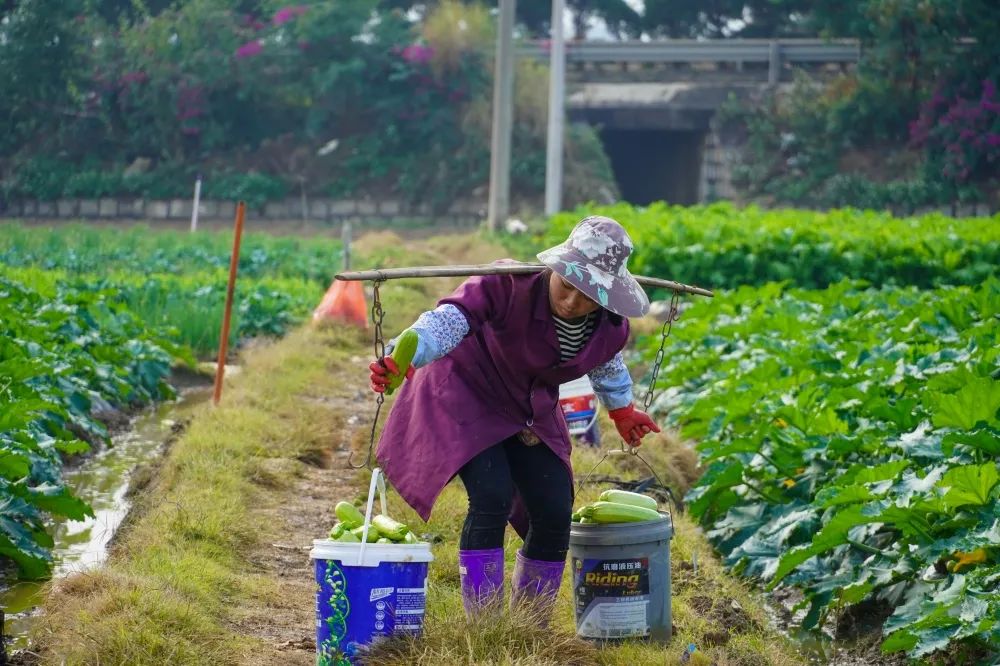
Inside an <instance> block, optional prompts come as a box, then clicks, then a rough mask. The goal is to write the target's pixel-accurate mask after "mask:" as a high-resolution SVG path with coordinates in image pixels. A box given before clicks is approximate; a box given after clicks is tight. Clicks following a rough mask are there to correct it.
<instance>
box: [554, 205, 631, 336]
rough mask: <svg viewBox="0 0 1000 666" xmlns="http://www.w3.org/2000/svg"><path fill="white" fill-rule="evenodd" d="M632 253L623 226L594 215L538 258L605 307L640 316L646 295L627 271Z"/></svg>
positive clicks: (627, 314) (629, 315)
mask: <svg viewBox="0 0 1000 666" xmlns="http://www.w3.org/2000/svg"><path fill="white" fill-rule="evenodd" d="M631 254H632V239H631V238H629V237H628V233H626V231H625V229H624V228H623V227H622V225H620V224H618V223H617V222H615V221H614V220H612V219H611V218H610V217H601V216H600V215H593V216H591V217H586V218H584V219H582V220H580V222H579V224H577V225H576V226H575V227H574V228H573V231H572V233H570V235H569V238H568V239H567V240H566V242H565V243H561V244H560V245H556V246H555V247H550V248H549V249H548V250H544V251H542V252H540V253H539V254H538V258H539V260H541V262H542V263H543V264H545V265H546V266H548V267H549V268H551V269H552V270H553V271H554V272H555V273H556V274H557V275H561V276H562V277H563V278H565V279H566V281H567V282H569V283H570V284H572V285H573V286H574V287H576V288H577V289H579V290H580V291H582V292H583V293H584V294H585V295H587V296H588V297H589V298H591V299H593V300H594V301H596V302H597V303H599V304H600V305H601V306H602V307H604V308H605V309H606V310H610V311H611V312H613V313H615V314H617V315H621V316H622V317H641V316H642V315H644V314H646V313H647V312H649V297H648V296H646V292H645V291H643V289H642V287H641V286H639V283H638V282H636V281H635V278H634V277H632V274H631V273H629V272H628V258H629V255H631Z"/></svg>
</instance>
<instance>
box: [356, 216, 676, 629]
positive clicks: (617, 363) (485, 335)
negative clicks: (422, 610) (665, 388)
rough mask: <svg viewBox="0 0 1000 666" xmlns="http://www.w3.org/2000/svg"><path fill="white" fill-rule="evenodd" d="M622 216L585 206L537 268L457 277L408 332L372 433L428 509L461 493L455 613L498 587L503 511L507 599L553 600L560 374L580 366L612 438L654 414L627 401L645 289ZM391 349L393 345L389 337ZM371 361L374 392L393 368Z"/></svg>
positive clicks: (414, 500)
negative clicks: (398, 379)
mask: <svg viewBox="0 0 1000 666" xmlns="http://www.w3.org/2000/svg"><path fill="white" fill-rule="evenodd" d="M631 252H632V241H631V240H630V239H629V237H628V234H627V233H626V232H625V230H624V229H623V228H622V226H621V225H620V224H618V223H617V222H615V221H614V220H612V219H609V218H607V217H588V218H586V219H584V220H582V221H581V222H580V223H579V224H577V226H576V228H574V229H573V232H572V233H571V234H570V237H569V239H568V240H567V241H566V242H565V243H563V244H561V245H557V246H555V247H553V248H550V249H548V250H545V251H544V252H542V253H541V254H539V255H538V258H539V259H540V260H541V261H542V263H544V264H545V265H546V266H548V270H545V271H542V272H540V273H535V274H528V275H509V274H508V275H488V276H482V277H473V278H470V279H468V280H466V281H465V282H464V283H463V284H462V285H461V286H460V287H459V288H458V289H457V290H456V291H455V292H454V293H453V294H452V295H451V296H449V297H447V298H444V299H442V300H441V301H439V303H438V307H437V308H436V309H434V310H431V311H429V312H425V313H423V314H422V315H420V317H419V318H418V319H417V321H416V322H415V323H414V324H413V326H411V328H412V329H413V330H415V331H416V332H417V335H418V338H419V342H418V344H417V352H416V356H415V357H414V360H413V367H415V368H424V369H421V370H418V371H417V372H415V373H412V374H411V373H407V374H408V377H409V381H407V382H405V383H404V385H403V387H402V389H401V390H400V393H399V396H398V398H397V400H396V404H395V406H394V407H393V409H392V413H391V414H390V415H389V418H388V421H387V422H386V425H385V428H384V430H383V431H382V436H381V438H380V440H379V443H378V448H377V453H376V455H377V457H378V460H379V461H380V464H381V465H382V468H383V469H384V470H385V473H386V475H387V476H388V478H389V480H390V481H391V482H392V483H393V485H394V486H395V488H396V489H397V490H398V491H399V493H400V495H402V497H403V499H405V500H406V501H407V502H408V503H409V504H410V506H412V507H413V508H414V509H415V510H416V511H417V513H419V514H420V516H421V517H422V518H423V519H424V520H427V519H428V518H429V517H430V513H431V507H432V506H433V504H434V501H435V500H436V499H437V496H438V494H439V493H440V492H441V490H442V489H443V488H444V486H445V485H446V484H447V483H448V482H449V481H450V480H451V479H452V478H453V477H454V476H455V475H456V474H457V475H458V476H459V477H460V478H461V479H462V482H463V483H464V485H465V489H466V491H467V493H468V496H469V512H468V515H467V516H466V518H465V524H464V526H463V528H462V538H461V543H460V550H459V553H458V558H459V560H458V561H459V572H460V576H461V581H462V597H463V601H464V603H465V609H466V612H467V613H469V614H472V613H473V612H475V610H476V609H477V608H479V607H481V606H482V605H483V604H485V603H487V602H490V601H498V600H499V599H500V598H502V595H503V575H504V558H503V539H504V529H505V527H506V524H507V522H508V520H509V521H510V523H511V525H513V526H514V528H515V529H516V530H517V532H518V534H520V535H521V536H522V537H523V538H524V546H523V547H522V548H521V550H520V551H519V552H518V553H517V563H516V565H515V567H514V574H513V579H512V593H511V596H512V598H513V599H514V600H515V601H517V600H521V599H534V598H540V602H541V603H542V605H543V606H545V607H550V606H551V602H552V601H553V600H554V598H555V594H556V592H557V591H558V589H559V582H560V581H561V579H562V572H563V566H564V563H565V560H566V551H567V549H568V546H569V526H570V514H571V513H572V510H573V509H572V503H573V482H572V469H571V467H570V439H569V433H568V431H567V429H566V422H565V419H564V418H563V415H562V412H561V411H560V409H559V404H558V398H559V385H560V384H562V383H564V382H568V381H570V380H573V379H576V378H578V377H581V376H582V375H584V374H587V375H588V376H589V377H590V380H591V382H592V383H593V385H594V391H595V393H596V394H597V396H598V397H599V399H600V400H601V402H602V403H603V404H604V405H605V407H607V408H608V410H609V412H608V413H609V415H610V416H611V418H612V419H613V420H614V422H615V425H616V426H617V429H618V432H619V433H620V434H621V436H622V438H623V439H624V440H625V441H626V442H628V443H629V444H630V445H632V446H638V445H639V443H640V440H641V439H642V437H643V436H644V435H646V434H647V433H649V432H650V431H653V432H659V428H657V426H656V424H655V423H653V421H652V420H651V419H650V418H649V417H648V416H647V415H646V414H645V413H643V412H641V411H639V410H637V409H635V408H634V407H633V404H632V379H631V377H630V376H629V373H628V369H627V368H626V367H625V363H624V362H623V360H622V355H621V350H622V347H623V346H624V345H625V342H626V340H627V338H628V332H629V323H628V319H626V318H627V317H637V316H641V315H644V314H645V313H646V312H647V311H648V309H649V299H648V298H647V297H646V294H645V293H644V292H643V290H642V288H641V287H640V286H639V284H638V283H637V282H636V281H635V279H634V278H633V277H632V275H631V274H630V273H629V272H628V267H627V261H628V257H629V254H630V253H631ZM388 350H389V351H391V347H389V348H388ZM381 361H382V362H381V363H379V362H378V361H376V362H374V363H372V364H371V366H370V369H371V384H372V389H373V390H375V391H378V392H381V391H384V390H385V385H386V384H387V383H388V381H389V376H390V375H395V374H397V373H398V372H399V370H398V368H396V366H395V363H393V361H392V359H391V358H389V357H388V356H386V357H385V358H384V359H382V360H381Z"/></svg>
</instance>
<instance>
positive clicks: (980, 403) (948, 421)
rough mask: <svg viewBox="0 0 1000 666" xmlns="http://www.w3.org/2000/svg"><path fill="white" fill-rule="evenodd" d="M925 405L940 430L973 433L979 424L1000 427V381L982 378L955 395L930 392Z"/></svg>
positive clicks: (970, 383)
mask: <svg viewBox="0 0 1000 666" xmlns="http://www.w3.org/2000/svg"><path fill="white" fill-rule="evenodd" d="M924 404H925V405H926V406H927V409H928V410H929V411H930V412H931V415H932V416H931V420H932V421H933V422H934V425H935V426H937V427H939V428H959V429H961V430H972V428H974V427H975V426H976V424H977V423H979V422H980V421H983V422H985V423H986V424H987V425H994V426H995V425H998V424H1000V422H998V421H997V410H998V409H1000V382H998V381H995V380H993V379H990V378H988V377H980V378H977V379H975V380H974V381H971V382H969V383H968V384H966V385H965V386H963V387H962V388H961V389H959V390H958V391H957V392H956V393H953V394H947V393H935V392H928V393H927V394H926V396H925V399H924Z"/></svg>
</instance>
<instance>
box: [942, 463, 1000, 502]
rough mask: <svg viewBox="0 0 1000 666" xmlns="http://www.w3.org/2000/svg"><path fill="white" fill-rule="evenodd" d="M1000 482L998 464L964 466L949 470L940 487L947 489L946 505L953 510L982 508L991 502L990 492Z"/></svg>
mask: <svg viewBox="0 0 1000 666" xmlns="http://www.w3.org/2000/svg"><path fill="white" fill-rule="evenodd" d="M998 481H1000V472H998V471H997V463H993V462H990V463H984V464H982V465H962V466H960V467H955V468H953V469H950V470H948V472H947V473H946V474H945V475H944V477H943V478H942V479H941V481H940V482H938V486H940V487H941V488H947V489H948V490H947V492H946V493H945V496H944V501H945V503H946V504H947V505H948V506H950V507H953V508H957V507H960V506H966V505H969V504H972V505H975V506H982V505H984V504H986V503H987V502H989V499H990V492H991V491H992V490H993V487H994V486H996V484H997V482H998Z"/></svg>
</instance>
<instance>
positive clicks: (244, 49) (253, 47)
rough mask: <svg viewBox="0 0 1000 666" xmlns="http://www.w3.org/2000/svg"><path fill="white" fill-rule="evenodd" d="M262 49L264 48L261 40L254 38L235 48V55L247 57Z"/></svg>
mask: <svg viewBox="0 0 1000 666" xmlns="http://www.w3.org/2000/svg"><path fill="white" fill-rule="evenodd" d="M263 50H264V45H263V44H262V43H261V41H260V40H259V39H254V40H251V41H249V42H247V43H246V44H244V45H243V46H241V47H240V48H238V49H236V57H237V58H249V57H250V56H255V55H257V54H258V53H260V52H261V51H263Z"/></svg>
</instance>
